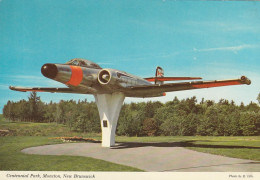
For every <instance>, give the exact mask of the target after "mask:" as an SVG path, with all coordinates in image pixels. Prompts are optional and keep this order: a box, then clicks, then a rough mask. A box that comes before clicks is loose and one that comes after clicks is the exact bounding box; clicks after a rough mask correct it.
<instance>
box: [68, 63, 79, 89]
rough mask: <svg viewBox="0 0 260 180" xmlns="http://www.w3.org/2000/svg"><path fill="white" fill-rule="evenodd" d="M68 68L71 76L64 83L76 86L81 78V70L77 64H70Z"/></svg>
mask: <svg viewBox="0 0 260 180" xmlns="http://www.w3.org/2000/svg"><path fill="white" fill-rule="evenodd" d="M70 69H71V77H70V80H69V81H68V82H67V83H66V84H67V85H73V86H78V85H79V84H80V83H81V81H82V79H83V71H82V69H81V67H79V66H70Z"/></svg>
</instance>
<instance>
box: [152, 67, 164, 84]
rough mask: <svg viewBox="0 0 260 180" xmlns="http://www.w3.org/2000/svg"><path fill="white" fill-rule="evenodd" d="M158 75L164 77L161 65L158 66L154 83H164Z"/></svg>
mask: <svg viewBox="0 0 260 180" xmlns="http://www.w3.org/2000/svg"><path fill="white" fill-rule="evenodd" d="M157 77H164V71H163V68H161V67H160V66H157V68H156V72H155V81H154V84H163V81H160V80H158V79H157Z"/></svg>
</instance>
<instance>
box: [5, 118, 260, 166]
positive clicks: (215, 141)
mask: <svg viewBox="0 0 260 180" xmlns="http://www.w3.org/2000/svg"><path fill="white" fill-rule="evenodd" d="M0 129H2V130H9V131H10V132H9V135H8V136H4V137H0V170H25V171H28V170H30V171H141V170H139V169H136V168H133V167H128V166H123V165H118V164H114V163H110V162H106V161H103V160H97V159H94V158H87V157H75V156H46V155H44V156H43V155H28V154H23V153H21V150H22V149H24V148H27V147H33V146H40V145H45V144H56V143H62V141H60V140H57V139H49V137H59V136H69V137H72V136H81V137H85V138H94V139H97V140H100V139H101V134H84V133H77V132H71V131H70V130H69V129H68V128H67V127H66V126H63V125H59V124H58V125H57V124H48V123H11V122H6V121H4V120H3V118H2V117H1V116H0ZM116 141H117V142H119V143H125V144H128V145H130V146H135V147H142V146H157V147H185V148H188V149H192V150H195V151H200V152H206V153H212V154H218V155H222V156H228V157H235V158H241V159H251V160H258V161H260V137H259V136H254V137H252V136H249V137H245V136H244V137H205V136H203V137H202V136H159V137H124V136H117V137H116Z"/></svg>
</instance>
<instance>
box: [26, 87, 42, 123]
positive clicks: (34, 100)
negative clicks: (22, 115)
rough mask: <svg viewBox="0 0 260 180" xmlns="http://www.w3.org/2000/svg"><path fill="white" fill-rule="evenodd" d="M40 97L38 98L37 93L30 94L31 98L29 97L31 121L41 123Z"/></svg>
mask: <svg viewBox="0 0 260 180" xmlns="http://www.w3.org/2000/svg"><path fill="white" fill-rule="evenodd" d="M40 101H41V99H40V97H39V96H37V93H36V92H35V91H33V92H31V93H30V96H29V97H28V103H29V112H28V114H29V119H30V120H32V121H36V122H37V121H39V119H38V118H40V116H39V104H40Z"/></svg>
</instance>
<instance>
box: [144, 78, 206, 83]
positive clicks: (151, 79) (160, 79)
mask: <svg viewBox="0 0 260 180" xmlns="http://www.w3.org/2000/svg"><path fill="white" fill-rule="evenodd" d="M144 79H145V80H147V81H150V82H154V81H156V80H157V81H182V80H195V79H202V78H201V77H149V78H144Z"/></svg>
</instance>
